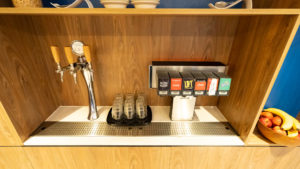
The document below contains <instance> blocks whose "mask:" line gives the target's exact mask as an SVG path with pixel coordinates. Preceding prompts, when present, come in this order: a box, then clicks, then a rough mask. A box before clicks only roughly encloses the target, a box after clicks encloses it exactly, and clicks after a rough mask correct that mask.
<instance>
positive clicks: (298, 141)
mask: <svg viewBox="0 0 300 169" xmlns="http://www.w3.org/2000/svg"><path fill="white" fill-rule="evenodd" d="M257 127H258V130H259V131H260V133H261V134H262V135H263V136H265V137H266V138H267V139H269V140H271V141H272V142H274V143H276V144H279V145H282V146H289V147H293V146H300V138H299V137H288V136H284V135H281V134H279V133H276V132H275V131H273V130H272V129H271V128H268V127H266V126H264V125H263V124H262V123H261V122H260V121H258V123H257Z"/></svg>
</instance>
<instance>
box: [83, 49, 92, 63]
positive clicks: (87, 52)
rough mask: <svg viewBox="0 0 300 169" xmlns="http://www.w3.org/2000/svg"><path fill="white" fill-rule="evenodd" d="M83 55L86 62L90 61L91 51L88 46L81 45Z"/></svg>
mask: <svg viewBox="0 0 300 169" xmlns="http://www.w3.org/2000/svg"><path fill="white" fill-rule="evenodd" d="M83 51H84V56H85V59H86V61H87V62H89V63H91V61H92V59H91V51H90V47H89V46H83Z"/></svg>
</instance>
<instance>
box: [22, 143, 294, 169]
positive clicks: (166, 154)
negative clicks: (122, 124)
mask: <svg viewBox="0 0 300 169" xmlns="http://www.w3.org/2000/svg"><path fill="white" fill-rule="evenodd" d="M24 149H25V152H26V154H27V155H28V158H29V159H30V160H31V162H32V165H33V168H34V169H58V168H64V169H95V168H101V169H102V168H103V169H120V168H121V169H200V168H208V169H241V168H243V169H270V168H272V169H283V168H284V169H298V168H300V158H296V157H299V156H300V148H287V147H25V148H24Z"/></svg>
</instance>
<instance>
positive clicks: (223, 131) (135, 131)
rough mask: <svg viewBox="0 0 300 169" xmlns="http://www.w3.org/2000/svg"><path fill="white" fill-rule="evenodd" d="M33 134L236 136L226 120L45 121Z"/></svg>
mask: <svg viewBox="0 0 300 169" xmlns="http://www.w3.org/2000/svg"><path fill="white" fill-rule="evenodd" d="M33 135H34V136H135V137H137V136H199V135H200V136H203V135H207V136H221V135H222V136H233V135H234V136H236V135H237V134H236V133H235V132H234V130H233V129H232V127H231V126H230V124H229V123H228V122H153V123H151V124H149V125H147V126H134V127H124V126H112V125H108V124H107V123H105V122H44V123H43V124H42V125H41V126H40V127H39V128H38V129H37V130H36V131H35V132H34V133H33Z"/></svg>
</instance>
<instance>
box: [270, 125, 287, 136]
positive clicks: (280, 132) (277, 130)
mask: <svg viewBox="0 0 300 169" xmlns="http://www.w3.org/2000/svg"><path fill="white" fill-rule="evenodd" d="M273 131H274V132H275V133H278V134H281V135H284V136H286V132H285V131H284V130H282V129H281V128H280V127H279V126H275V127H273Z"/></svg>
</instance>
